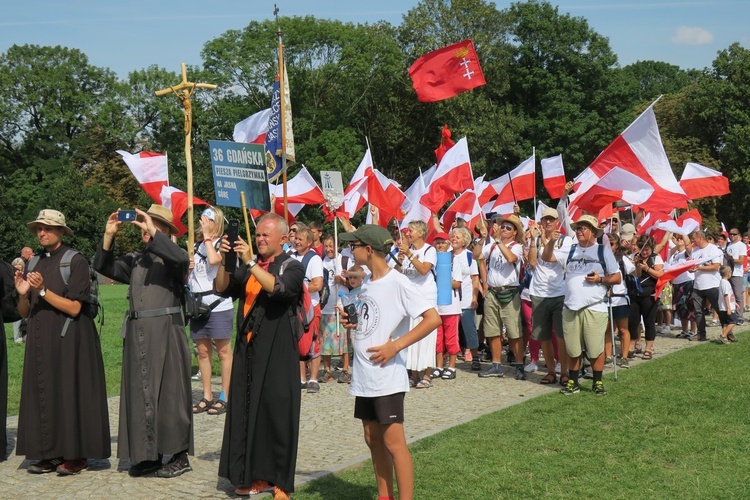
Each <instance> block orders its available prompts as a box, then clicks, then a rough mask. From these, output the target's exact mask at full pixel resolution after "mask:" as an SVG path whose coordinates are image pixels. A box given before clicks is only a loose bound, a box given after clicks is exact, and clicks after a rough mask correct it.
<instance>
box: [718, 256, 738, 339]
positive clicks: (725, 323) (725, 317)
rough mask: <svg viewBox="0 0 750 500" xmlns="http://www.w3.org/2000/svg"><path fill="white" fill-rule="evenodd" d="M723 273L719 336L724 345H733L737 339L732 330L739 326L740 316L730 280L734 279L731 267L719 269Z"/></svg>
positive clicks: (720, 291) (719, 310) (720, 295)
mask: <svg viewBox="0 0 750 500" xmlns="http://www.w3.org/2000/svg"><path fill="white" fill-rule="evenodd" d="M719 273H721V282H720V283H719V304H718V305H719V308H718V311H717V312H718V313H719V321H721V335H719V342H721V343H722V344H731V343H732V342H737V337H735V336H734V333H732V330H733V329H734V325H736V324H737V320H738V319H739V314H738V313H737V302H736V301H735V297H734V290H733V289H732V285H731V283H729V279H730V278H731V277H732V268H731V267H729V266H721V267H720V268H719Z"/></svg>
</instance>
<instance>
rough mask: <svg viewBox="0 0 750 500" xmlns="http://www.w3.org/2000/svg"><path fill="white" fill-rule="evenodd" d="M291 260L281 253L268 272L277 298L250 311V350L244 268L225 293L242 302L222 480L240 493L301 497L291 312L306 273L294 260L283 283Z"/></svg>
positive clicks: (264, 297)
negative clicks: (270, 489) (263, 488)
mask: <svg viewBox="0 0 750 500" xmlns="http://www.w3.org/2000/svg"><path fill="white" fill-rule="evenodd" d="M288 258H290V257H289V256H288V255H286V254H281V255H279V256H277V257H276V258H275V260H274V261H273V262H271V264H270V266H269V269H268V271H269V272H270V273H271V274H274V275H276V285H275V287H274V291H273V292H272V293H270V294H269V293H267V292H265V291H261V292H260V294H259V295H258V298H257V300H256V303H255V306H254V307H253V308H252V309H251V311H250V314H251V318H249V321H248V322H247V324H249V325H252V328H251V330H252V331H253V335H252V338H251V341H250V343H249V344H248V343H247V340H246V338H247V337H246V335H245V334H244V333H242V331H241V326H242V324H243V322H244V319H245V318H244V316H245V314H244V309H245V306H244V298H245V285H246V283H247V281H248V279H249V277H250V274H249V272H248V271H247V270H246V269H245V268H244V267H243V268H241V269H239V270H238V271H237V272H235V273H234V274H233V275H232V276H231V278H230V284H229V287H228V288H227V290H226V292H225V293H224V295H228V296H231V297H234V298H239V299H242V300H241V302H240V307H238V310H237V332H238V333H237V339H236V341H235V345H234V360H233V363H232V379H231V383H230V386H229V409H228V411H227V417H226V423H225V426H224V441H223V444H222V447H221V461H220V462H219V476H221V477H225V478H227V479H229V480H230V481H231V482H232V484H233V485H235V486H238V487H239V486H250V485H251V484H252V482H253V481H259V480H262V481H268V482H269V483H272V484H274V485H276V486H278V487H279V488H281V489H283V490H285V491H294V472H295V468H296V462H297V440H298V437H299V414H300V401H301V399H302V397H301V394H300V389H299V355H298V354H297V340H296V338H295V337H294V334H293V332H292V330H291V317H290V312H292V311H293V310H294V307H295V305H296V303H297V301H298V300H299V294H300V292H301V290H302V282H303V280H304V275H305V272H304V269H303V267H302V264H300V263H299V262H297V261H292V262H290V263H289V264H287V267H286V269H285V270H284V273H283V275H282V276H278V272H279V268H280V265H281V263H282V262H283V261H284V260H286V259H288Z"/></svg>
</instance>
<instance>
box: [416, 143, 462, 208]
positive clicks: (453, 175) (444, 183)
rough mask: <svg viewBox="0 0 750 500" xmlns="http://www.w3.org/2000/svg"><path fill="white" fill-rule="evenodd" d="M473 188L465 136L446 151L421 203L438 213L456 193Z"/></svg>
mask: <svg viewBox="0 0 750 500" xmlns="http://www.w3.org/2000/svg"><path fill="white" fill-rule="evenodd" d="M473 188H474V176H473V175H472V173H471V161H470V160H469V146H468V143H467V142H466V137H464V138H462V139H461V140H459V141H458V142H457V143H456V145H455V146H453V147H452V148H450V149H449V150H448V152H447V153H445V156H443V159H442V161H441V162H440V163H439V164H438V167H437V170H436V171H435V175H434V176H433V177H432V180H431V182H430V184H429V185H428V186H427V192H426V193H425V194H423V195H422V197H421V198H420V203H421V204H422V205H424V206H425V207H426V208H427V209H429V210H430V211H431V212H433V213H437V212H438V211H439V210H440V209H441V208H442V207H443V205H445V203H446V202H447V201H449V200H450V199H451V198H452V197H453V195H454V194H455V193H460V192H462V191H465V190H467V189H473Z"/></svg>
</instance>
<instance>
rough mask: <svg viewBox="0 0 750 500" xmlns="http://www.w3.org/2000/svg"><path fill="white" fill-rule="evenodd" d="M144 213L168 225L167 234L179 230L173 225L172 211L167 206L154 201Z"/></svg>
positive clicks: (176, 232)
mask: <svg viewBox="0 0 750 500" xmlns="http://www.w3.org/2000/svg"><path fill="white" fill-rule="evenodd" d="M146 213H147V214H148V215H150V216H151V218H152V219H156V220H158V221H159V222H163V223H164V224H166V225H167V226H169V234H178V233H179V232H180V231H179V230H178V229H177V228H176V227H175V225H174V224H172V211H171V210H170V209H168V208H167V207H165V206H162V205H157V204H156V203H154V204H153V205H151V207H150V208H149V209H148V210H147V211H146Z"/></svg>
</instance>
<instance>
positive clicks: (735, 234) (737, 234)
mask: <svg viewBox="0 0 750 500" xmlns="http://www.w3.org/2000/svg"><path fill="white" fill-rule="evenodd" d="M739 235H740V233H729V236H739Z"/></svg>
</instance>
